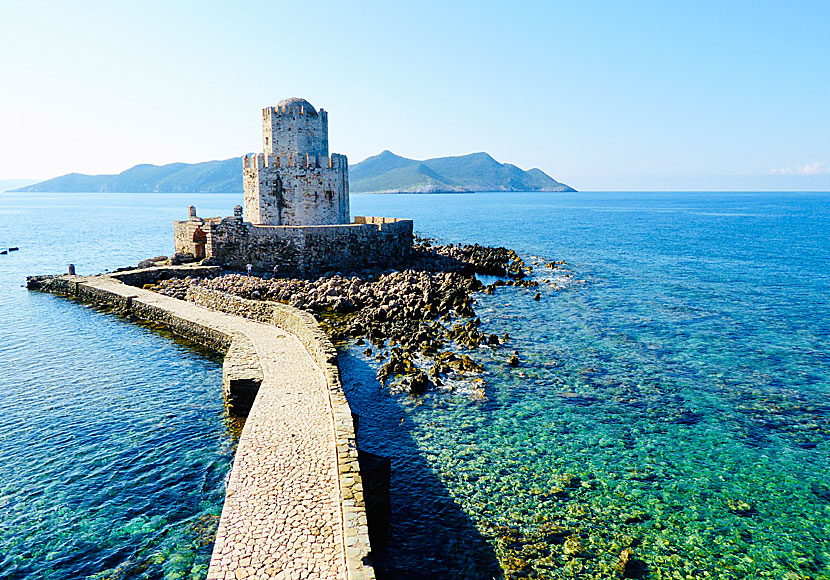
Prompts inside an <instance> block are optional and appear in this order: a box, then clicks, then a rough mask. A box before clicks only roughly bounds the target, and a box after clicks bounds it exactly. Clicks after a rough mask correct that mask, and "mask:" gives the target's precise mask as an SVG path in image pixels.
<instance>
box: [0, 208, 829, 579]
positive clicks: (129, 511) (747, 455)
mask: <svg viewBox="0 0 830 580" xmlns="http://www.w3.org/2000/svg"><path fill="white" fill-rule="evenodd" d="M240 201H241V195H224V194H126V195H114V194H10V193H6V194H0V247H6V246H19V247H20V251H18V252H13V253H10V254H8V255H0V292H2V294H0V295H2V301H1V302H0V328H2V329H3V330H2V338H1V339H0V369H2V373H0V408H2V409H3V413H2V415H0V578H4V579H5V578H67V579H68V578H96V579H104V578H202V577H204V574H205V570H206V563H207V561H208V559H209V553H210V534H211V532H212V529H213V527H215V516H216V515H217V514H218V513H219V512H220V511H221V504H222V499H223V495H224V487H223V485H224V477H225V474H226V473H227V471H228V469H229V466H230V462H231V461H232V454H233V449H234V436H233V433H234V429H233V426H232V425H230V424H229V423H228V420H227V418H226V416H225V415H224V411H223V407H222V399H221V386H220V385H221V364H220V361H218V360H217V359H216V358H212V357H210V356H208V355H206V353H204V352H201V351H199V350H198V349H195V348H194V347H193V346H192V345H188V344H185V343H182V342H176V341H174V340H172V339H171V338H170V337H169V336H166V335H164V334H163V333H161V332H159V331H158V330H155V329H152V328H146V327H142V326H138V325H135V324H132V323H129V322H127V321H125V320H122V319H120V318H118V317H115V316H113V315H110V314H106V313H102V312H98V311H96V310H92V309H89V308H86V307H84V306H82V305H80V304H77V303H75V302H72V301H70V300H66V299H61V298H57V297H53V296H48V295H42V294H33V293H29V292H27V291H26V290H25V288H23V287H22V285H23V284H24V281H25V276H26V275H27V274H31V273H57V272H60V271H63V270H64V269H65V267H66V264H67V263H70V262H72V263H74V264H76V267H77V270H78V272H79V273H80V274H87V273H94V272H98V271H101V270H103V269H107V268H109V269H113V268H116V267H118V266H122V265H125V264H129V263H135V262H136V261H137V260H139V259H142V258H146V257H149V256H154V255H159V254H169V253H170V252H171V251H172V226H171V221H172V220H173V219H183V218H184V217H185V216H186V208H187V206H188V205H190V204H194V205H196V206H197V208H198V210H199V215H202V216H213V215H229V214H230V212H231V209H232V207H233V206H234V205H235V204H237V203H240ZM352 215H386V216H395V217H409V218H413V219H414V220H415V225H416V230H417V231H419V232H421V233H423V234H425V235H428V236H431V237H433V238H437V239H439V240H440V241H443V242H461V243H465V242H479V243H482V244H488V245H505V246H508V247H511V248H513V249H515V250H516V251H517V252H518V253H519V254H520V255H521V256H522V257H524V258H525V260H526V262H527V263H528V264H533V262H534V261H535V262H536V263H537V265H535V266H534V273H533V277H534V278H535V279H537V280H539V281H540V286H539V288H538V289H532V288H531V289H522V288H512V287H502V288H499V289H497V290H496V292H495V293H494V294H493V295H487V294H483V293H482V294H478V295H476V299H477V305H476V310H477V313H478V314H479V315H480V317H481V321H482V323H481V330H482V331H484V332H487V333H497V334H499V335H502V334H504V333H508V334H509V336H510V340H509V341H508V342H507V343H506V345H505V346H504V347H501V348H497V349H489V348H481V349H478V350H476V351H474V352H471V353H469V354H470V355H471V356H472V357H473V358H475V359H477V360H478V361H480V362H482V363H484V365H485V368H486V370H487V372H486V373H485V374H484V375H482V376H481V377H480V380H479V381H475V382H474V381H469V384H467V383H465V382H461V383H458V384H456V385H452V386H454V389H453V390H449V389H446V390H442V391H440V392H439V391H433V392H429V393H428V394H427V395H426V396H424V397H418V398H415V397H410V396H408V395H406V394H395V393H391V392H389V391H388V390H385V389H382V388H381V387H380V386H379V384H378V383H377V381H376V380H375V379H374V376H373V375H374V373H375V371H376V368H377V364H378V363H377V362H376V361H375V360H374V359H369V358H368V357H365V356H364V355H363V354H362V353H361V350H362V348H365V347H362V348H360V347H357V346H355V347H351V348H348V349H347V350H345V351H344V352H343V353H342V355H341V367H342V369H343V373H344V380H345V382H346V387H347V390H348V395H349V398H350V401H351V403H352V405H353V407H354V410H355V411H356V412H357V413H359V414H360V416H361V420H360V431H359V434H358V435H359V441H360V444H361V446H362V447H363V448H365V449H367V450H369V451H373V452H375V453H378V454H380V455H385V456H388V457H391V458H392V460H393V480H392V522H391V528H390V535H389V544H388V548H387V550H386V552H385V553H381V554H379V555H378V569H379V570H380V572H381V575H382V576H385V577H388V578H405V579H408V578H423V577H434V578H480V577H490V576H491V575H492V574H491V571H492V570H493V566H494V565H496V562H498V563H499V565H500V566H501V567H502V568H504V569H506V570H508V571H509V572H508V573H507V576H508V577H529V578H569V577H578V578H619V577H623V575H625V576H626V577H640V578H655V579H656V578H659V579H663V578H677V579H687V578H692V579H704V578H730V579H731V578H735V579H739V578H776V579H777V578H781V579H789V580H798V579H828V578H830V475H828V468H829V467H830V345H828V337H829V336H830V302H828V296H830V243H828V242H829V241H830V194H827V193H679V192H677V193H674V192H673V193H572V194H567V193H566V194H563V193H482V194H471V195H398V196H394V195H353V196H352ZM550 260H565V261H566V265H565V266H564V268H559V269H557V270H553V271H551V270H548V269H546V268H544V267H543V264H545V263H546V262H548V261H550ZM546 281H547V282H546ZM536 291H539V293H540V294H541V296H540V298H541V299H540V300H539V301H536V300H534V299H533V296H534V294H535V292H536ZM513 350H517V351H518V352H519V356H520V360H521V364H520V365H519V367H518V368H515V369H514V368H511V367H510V366H509V365H507V363H506V361H507V359H508V358H509V356H510V354H511V353H512V352H513ZM212 526H213V527H212ZM626 561H628V564H626Z"/></svg>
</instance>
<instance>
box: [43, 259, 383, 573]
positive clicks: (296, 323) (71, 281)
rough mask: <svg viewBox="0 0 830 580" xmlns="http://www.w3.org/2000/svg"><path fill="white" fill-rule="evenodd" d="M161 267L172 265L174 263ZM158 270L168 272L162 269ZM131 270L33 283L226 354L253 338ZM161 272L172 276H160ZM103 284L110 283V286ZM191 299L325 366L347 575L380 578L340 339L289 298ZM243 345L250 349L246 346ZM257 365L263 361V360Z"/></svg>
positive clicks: (208, 294) (197, 292) (198, 295)
mask: <svg viewBox="0 0 830 580" xmlns="http://www.w3.org/2000/svg"><path fill="white" fill-rule="evenodd" d="M148 270H153V269H147V270H143V271H142V272H141V273H142V275H143V276H144V275H148V274H149V275H151V276H152V273H151V272H149V271H148ZM158 270H160V271H161V270H167V271H169V270H170V268H166V269H163V268H159V269H158ZM158 273H159V274H162V272H158ZM129 276H131V273H130V272H124V273H123V274H122V273H118V274H111V275H102V276H88V277H84V276H70V275H64V276H56V277H51V276H50V277H43V278H38V277H33V278H31V279H30V280H29V282H28V285H29V287H30V288H34V289H41V290H44V291H48V292H53V293H56V294H63V295H67V296H73V297H76V298H78V299H79V300H81V301H84V302H91V303H97V304H103V305H107V306H110V307H112V308H114V309H115V310H117V311H119V312H123V313H125V314H126V313H128V314H132V315H134V316H136V317H138V318H141V319H144V320H149V321H153V322H158V323H161V324H163V325H165V326H166V327H168V328H169V329H170V330H171V331H173V332H175V333H176V334H180V335H182V336H184V337H186V338H189V339H191V340H194V341H195V342H198V343H200V344H202V345H204V346H207V347H209V348H211V349H212V350H215V351H217V352H219V353H221V354H223V355H228V354H230V353H229V351H230V350H231V348H232V345H233V344H234V343H235V342H236V343H238V344H239V343H240V342H241V343H247V342H249V340H248V339H247V337H245V336H244V335H242V334H239V336H236V334H237V333H230V336H229V335H228V334H226V333H225V332H222V331H219V330H216V329H213V328H210V327H207V326H205V325H202V324H199V323H198V322H194V321H191V320H187V319H184V318H181V317H179V316H176V315H173V314H172V313H170V312H167V311H166V310H164V309H163V308H162V307H160V306H158V305H156V304H150V303H147V302H144V301H142V300H141V296H142V295H143V294H145V293H148V294H151V295H154V293H150V292H149V291H147V290H142V289H139V288H136V287H134V286H129V285H127V284H125V283H124V282H123V281H122V280H121V278H122V277H124V278H128V277H129ZM143 276H142V277H143ZM161 277H170V276H169V275H167V276H159V277H158V278H161ZM158 278H156V279H158ZM102 283H103V284H102ZM101 286H110V288H104V287H101ZM170 299H171V300H175V299H174V298H170ZM187 301H188V302H191V303H194V304H197V305H199V306H203V307H205V308H208V309H211V310H216V311H219V312H224V313H226V314H231V315H234V316H239V317H241V318H246V319H249V320H254V321H257V322H263V323H267V324H273V325H275V326H277V327H279V328H280V329H282V330H284V331H286V332H288V333H290V334H293V335H294V336H296V337H297V339H299V341H300V343H301V344H302V345H303V346H304V347H305V349H306V351H307V352H308V354H309V355H310V356H311V358H312V359H313V360H314V362H315V363H316V364H317V365H318V366H319V367H320V369H321V370H322V371H323V375H324V377H325V380H326V384H327V386H328V400H329V413H330V417H331V420H332V425H333V433H334V441H335V445H336V456H337V471H338V479H339V494H340V505H341V524H342V525H341V530H342V534H343V537H342V545H343V547H344V559H345V561H344V564H345V571H346V578H347V580H374V578H375V573H374V568H373V567H372V563H371V548H370V544H369V528H368V523H367V517H366V505H365V500H364V495H363V483H362V479H361V475H360V468H359V463H358V454H357V444H356V438H355V432H354V424H353V421H352V414H351V409H350V407H349V404H348V401H347V400H346V396H345V393H344V392H343V386H342V382H341V379H340V369H339V367H338V365H337V351H336V349H335V348H334V345H333V344H332V343H331V341H329V339H328V337H327V336H326V335H325V333H324V332H323V331H322V329H321V328H320V326H319V324H318V323H317V321H316V320H315V319H314V317H313V316H312V315H311V314H309V313H307V312H304V311H302V310H299V309H297V308H293V307H291V306H288V305H285V304H281V303H276V302H264V301H254V300H246V299H244V298H239V297H236V296H232V295H230V294H225V293H221V292H217V291H213V290H208V289H205V288H200V287H198V286H191V287H190V288H189V289H188V292H187ZM240 346H242V345H241V344H240ZM242 348H243V349H244V346H243V347H242ZM252 354H253V353H252ZM232 358H234V359H236V358H237V357H232ZM228 362H230V361H228ZM252 362H253V361H247V364H246V365H244V366H245V367H246V369H247V370H248V371H250V370H251V367H252V364H251V363H252ZM255 366H258V361H257V363H256V365H255ZM223 375H224V379H223V382H224V381H225V380H227V371H225V372H223Z"/></svg>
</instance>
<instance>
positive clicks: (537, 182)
mask: <svg viewBox="0 0 830 580" xmlns="http://www.w3.org/2000/svg"><path fill="white" fill-rule="evenodd" d="M349 189H350V191H351V192H352V193H461V192H472V191H575V190H574V189H573V188H571V187H569V186H567V185H565V184H563V183H559V182H558V181H556V180H554V179H553V178H551V177H550V176H548V175H547V174H546V173H544V172H543V171H541V170H540V169H531V170H529V171H524V170H522V169H519V168H518V167H516V166H515V165H511V164H509V163H499V162H498V161H496V160H495V159H493V158H492V157H491V156H490V155H488V154H487V153H471V154H469V155H461V156H458V157H437V158H435V159H427V160H424V161H418V160H415V159H407V158H406V157H401V156H399V155H395V154H394V153H391V152H390V151H384V152H382V153H380V154H379V155H375V156H374V157H369V158H368V159H366V160H364V161H361V162H360V163H356V164H354V165H350V166H349ZM15 191H23V192H35V191H38V192H118V193H145V192H166V193H186V192H192V193H236V192H240V191H242V158H241V157H233V158H231V159H224V160H221V161H205V162H202V163H170V164H168V165H161V166H159V165H148V164H144V165H136V166H135V167H132V168H130V169H128V170H126V171H124V172H122V173H119V174H117V175H84V174H81V173H70V174H67V175H62V176H60V177H56V178H54V179H49V180H47V181H42V182H40V183H35V184H32V185H27V186H25V187H21V188H19V189H16V190H15Z"/></svg>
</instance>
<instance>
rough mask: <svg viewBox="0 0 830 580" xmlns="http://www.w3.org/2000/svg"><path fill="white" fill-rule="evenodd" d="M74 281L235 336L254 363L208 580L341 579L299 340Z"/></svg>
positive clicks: (324, 443) (333, 475) (313, 374)
mask: <svg viewBox="0 0 830 580" xmlns="http://www.w3.org/2000/svg"><path fill="white" fill-rule="evenodd" d="M84 283H85V285H87V286H94V287H96V288H100V289H101V290H104V291H107V292H112V293H114V294H117V295H121V296H133V297H134V298H133V300H134V301H140V302H141V303H145V304H149V305H154V306H158V307H161V308H163V309H164V310H166V311H167V312H170V313H172V314H173V315H175V316H177V317H179V318H182V319H185V320H189V321H191V322H195V323H197V324H200V325H202V326H206V327H209V328H212V329H214V330H217V331H219V332H222V333H224V334H227V335H231V336H238V335H243V336H244V337H247V339H248V340H249V341H250V343H252V345H253V348H254V350H255V351H256V355H257V357H258V358H259V363H260V366H261V368H262V374H263V382H262V385H261V386H260V388H259V394H258V395H257V397H256V401H255V402H254V405H253V407H252V408H251V412H250V414H249V416H248V419H247V421H246V423H245V428H244V429H243V431H242V437H241V439H240V441H239V446H238V448H237V452H236V459H235V461H234V464H233V469H232V471H231V476H230V481H229V484H228V490H227V497H226V499H225V506H224V508H223V510H222V518H221V520H220V523H219V529H218V531H217V534H216V543H215V545H214V550H213V558H212V560H211V564H210V570H209V572H208V580H218V579H223V580H225V579H227V580H230V579H234V580H235V579H243V578H250V579H251V580H254V579H256V580H260V579H262V580H265V579H287V580H300V579H307V578H308V579H317V578H321V579H322V578H326V579H340V578H345V577H346V571H345V550H344V546H343V535H342V523H341V517H342V516H341V502H340V496H339V487H338V470H337V457H336V448H335V443H334V427H333V423H332V418H331V413H330V411H329V409H330V404H329V400H328V394H327V385H326V381H325V377H324V375H323V373H322V371H321V370H320V368H319V367H318V366H317V365H316V364H315V362H314V361H313V360H312V358H311V357H310V356H309V354H308V352H306V350H305V348H304V347H303V346H302V344H301V343H300V341H299V340H298V339H297V338H296V337H294V336H293V335H291V334H288V333H286V332H285V331H283V330H280V329H279V328H277V327H276V326H272V325H268V324H261V323H258V322H253V321H250V320H247V319H244V318H240V317H237V316H232V315H229V314H223V313H221V312H215V311H212V310H208V309H206V308H203V307H201V306H197V305H195V304H192V303H189V302H184V301H181V300H177V299H175V298H170V297H168V296H164V295H161V294H157V293H154V292H150V291H146V290H141V289H139V288H135V287H131V286H125V285H123V284H121V283H119V282H116V281H114V280H111V279H107V278H94V279H89V278H88V279H86V280H84ZM245 342H247V341H245Z"/></svg>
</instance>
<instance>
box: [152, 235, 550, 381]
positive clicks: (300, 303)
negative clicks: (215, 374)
mask: <svg viewBox="0 0 830 580" xmlns="http://www.w3.org/2000/svg"><path fill="white" fill-rule="evenodd" d="M534 264H535V265H536V266H537V267H538V266H539V265H538V264H536V263H534ZM563 265H564V261H560V262H549V263H547V264H545V265H544V266H543V267H545V268H547V269H550V270H553V269H556V268H560V267H561V266H563ZM532 271H533V266H528V265H527V264H526V263H525V262H524V260H522V259H521V258H520V257H519V256H518V255H517V254H516V252H515V251H513V250H510V249H508V248H503V247H489V246H480V245H478V244H473V245H469V244H468V245H463V246H462V245H452V244H449V245H442V244H435V243H434V241H433V240H430V239H427V238H421V237H416V240H415V243H414V244H413V251H412V258H411V260H410V262H409V264H408V267H407V268H406V269H405V270H401V271H392V270H387V271H383V272H375V271H369V270H364V271H360V272H353V273H348V274H344V273H340V272H333V273H329V274H328V275H326V276H322V277H320V278H317V279H314V280H304V279H293V278H292V279H288V278H276V277H270V276H267V275H266V276H247V275H243V274H237V273H228V274H224V275H220V276H214V277H207V278H193V277H189V278H181V279H170V280H162V281H159V282H158V283H157V284H152V285H148V287H149V288H150V289H153V290H155V291H157V292H160V293H162V294H166V295H169V296H173V297H177V298H184V295H185V293H186V291H187V288H188V286H190V285H199V286H204V287H206V288H209V289H212V290H218V291H222V292H226V293H229V294H233V295H236V296H240V297H243V298H248V299H253V300H269V301H276V302H283V303H286V304H290V305H291V306H294V307H296V308H300V309H302V310H306V311H309V312H311V313H313V314H314V315H315V316H316V318H317V319H318V321H319V322H320V324H321V326H322V327H323V329H324V330H325V331H326V333H327V334H328V335H329V337H330V338H331V340H332V342H334V343H335V344H337V345H340V346H342V345H345V344H347V343H353V344H355V345H358V346H363V345H365V346H366V349H365V351H364V354H365V355H367V356H374V357H375V359H376V360H377V361H378V362H381V363H383V364H382V365H381V367H380V370H379V371H378V380H379V381H380V383H381V384H383V385H386V386H389V387H390V388H392V389H393V390H408V391H409V392H411V393H413V394H420V393H423V392H425V391H426V390H427V389H430V388H443V389H450V390H451V389H452V388H453V387H452V382H453V380H454V379H459V378H463V377H467V376H469V375H479V374H481V373H483V372H484V368H483V367H482V366H481V365H480V364H479V363H478V362H476V361H475V360H474V358H473V357H471V356H470V355H471V354H473V355H474V353H475V351H476V350H477V349H479V348H482V347H486V348H490V349H494V350H502V351H503V352H504V354H503V356H501V357H500V358H503V359H504V362H505V364H506V365H509V366H512V367H516V366H518V365H519V364H520V357H519V353H518V352H517V351H515V350H514V349H510V348H509V346H508V344H509V341H510V338H509V336H507V335H506V334H505V335H503V336H497V335H495V334H489V335H488V334H486V333H483V332H481V330H480V323H481V321H480V319H479V318H478V317H477V316H476V313H475V308H474V305H475V302H476V300H475V297H474V294H475V293H477V292H486V293H489V294H492V293H493V292H494V291H495V290H496V289H497V288H499V287H503V286H516V287H523V288H535V287H536V286H538V285H539V282H538V281H536V280H530V279H528V276H529V275H530V274H531V272H532ZM477 274H480V275H486V276H494V277H497V279H496V280H495V281H493V282H492V283H491V284H489V285H485V284H483V283H482V282H481V281H480V280H479V278H478V277H477ZM553 287H554V288H557V286H556V285H553ZM535 298H536V299H537V300H538V299H539V294H538V292H537V293H536V295H535ZM448 379H449V380H448ZM479 383H483V381H479ZM474 394H475V395H477V396H480V397H483V396H484V393H483V389H481V388H479V389H478V390H477V391H476V393H474Z"/></svg>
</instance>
